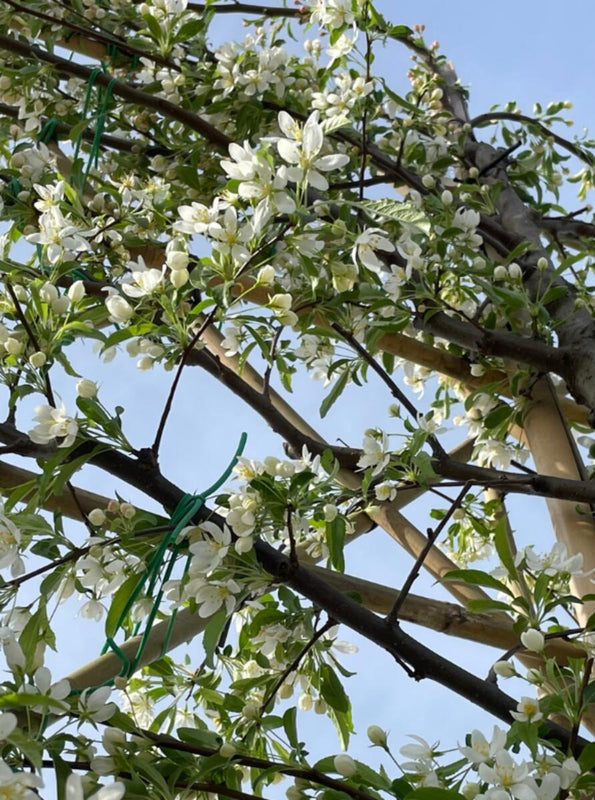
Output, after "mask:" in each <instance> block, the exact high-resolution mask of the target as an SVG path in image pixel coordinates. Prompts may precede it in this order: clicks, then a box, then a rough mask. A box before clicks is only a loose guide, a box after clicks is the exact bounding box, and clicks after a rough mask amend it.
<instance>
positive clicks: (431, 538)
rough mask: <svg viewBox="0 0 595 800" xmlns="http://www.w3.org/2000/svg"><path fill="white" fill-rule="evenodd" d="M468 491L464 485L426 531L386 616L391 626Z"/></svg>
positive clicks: (395, 622)
mask: <svg viewBox="0 0 595 800" xmlns="http://www.w3.org/2000/svg"><path fill="white" fill-rule="evenodd" d="M469 489H470V484H469V483H466V484H465V485H464V486H463V488H462V489H461V491H460V492H459V494H458V496H457V497H456V498H455V500H453V502H452V503H451V504H450V507H449V509H448V511H447V512H446V514H445V515H444V516H443V517H442V519H441V520H440V522H439V524H438V525H436V527H435V528H434V530H432V529H431V528H428V531H427V534H428V541H427V544H426V546H425V547H424V548H423V550H422V551H421V552H420V554H419V555H418V557H417V558H416V560H415V563H414V565H413V566H412V568H411V570H410V572H409V575H408V576H407V578H406V579H405V582H404V583H403V586H402V587H401V591H400V592H399V596H398V597H397V599H396V600H395V603H394V605H393V607H392V608H391V610H390V611H389V613H388V614H387V615H386V621H387V622H388V623H390V624H392V625H398V623H399V611H400V609H401V606H402V605H403V603H404V602H405V600H406V599H407V595H408V594H409V591H410V589H411V587H412V586H413V584H414V582H415V581H416V580H417V578H418V577H419V573H420V570H421V568H422V566H423V563H424V561H425V560H426V556H427V555H428V553H429V552H430V550H431V549H432V547H433V546H434V543H435V542H436V539H437V538H438V537H439V536H440V534H441V533H442V531H443V530H444V527H445V526H446V524H447V523H448V521H449V520H450V518H451V517H452V515H453V513H454V512H455V511H456V509H457V508H460V507H461V503H462V502H463V500H464V498H465V495H466V494H467V492H468V491H469Z"/></svg>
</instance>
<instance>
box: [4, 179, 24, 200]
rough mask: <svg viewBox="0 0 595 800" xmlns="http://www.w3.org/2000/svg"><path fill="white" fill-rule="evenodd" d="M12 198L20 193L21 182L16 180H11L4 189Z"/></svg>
mask: <svg viewBox="0 0 595 800" xmlns="http://www.w3.org/2000/svg"><path fill="white" fill-rule="evenodd" d="M6 188H7V189H8V191H9V192H10V193H11V195H12V196H13V197H16V196H17V195H18V193H19V192H20V191H21V182H20V180H19V179H18V178H12V179H11V181H10V183H9V184H8V186H7V187H6Z"/></svg>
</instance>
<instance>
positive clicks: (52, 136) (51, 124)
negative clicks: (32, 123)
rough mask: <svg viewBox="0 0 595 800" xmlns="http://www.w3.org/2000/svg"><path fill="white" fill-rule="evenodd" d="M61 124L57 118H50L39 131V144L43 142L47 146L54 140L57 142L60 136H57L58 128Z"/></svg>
mask: <svg viewBox="0 0 595 800" xmlns="http://www.w3.org/2000/svg"><path fill="white" fill-rule="evenodd" d="M59 124H60V120H59V119H58V118H57V117H50V118H49V119H46V121H45V122H44V123H43V125H42V128H41V130H40V131H39V135H38V137H37V141H38V142H43V143H44V144H47V143H48V142H51V141H52V140H54V141H57V140H58V136H57V134H56V128H57V127H58V125H59Z"/></svg>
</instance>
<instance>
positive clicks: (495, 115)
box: [469, 111, 595, 167]
mask: <svg viewBox="0 0 595 800" xmlns="http://www.w3.org/2000/svg"><path fill="white" fill-rule="evenodd" d="M500 120H507V121H510V122H525V123H527V125H531V126H532V127H534V128H537V129H538V130H539V131H540V133H542V134H543V136H544V137H545V138H547V139H551V140H552V141H553V142H555V143H556V144H557V145H559V146H560V147H563V148H564V149H565V150H568V152H569V153H572V155H573V156H576V158H578V159H579V160H580V161H584V163H585V164H587V165H588V166H589V167H593V166H595V158H593V156H592V155H591V154H590V153H589V152H588V151H586V150H583V148H582V147H579V146H578V145H577V144H575V143H574V142H571V141H569V140H568V139H565V138H564V137H563V136H560V135H559V134H558V133H555V131H553V130H552V129H551V128H548V127H547V126H546V125H544V124H543V123H542V122H539V120H537V119H535V118H534V117H530V116H528V115H527V114H520V113H519V114H517V113H511V112H509V111H488V112H487V113H485V114H479V115H478V116H477V117H473V119H470V120H469V125H471V127H472V128H482V127H484V126H486V125H491V124H492V122H499V121H500Z"/></svg>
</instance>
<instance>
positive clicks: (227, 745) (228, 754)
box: [219, 742, 237, 758]
mask: <svg viewBox="0 0 595 800" xmlns="http://www.w3.org/2000/svg"><path fill="white" fill-rule="evenodd" d="M236 752H237V750H236V748H235V747H234V746H233V744H232V743H231V742H223V744H222V745H221V747H220V748H219V755H220V756H223V758H232V756H235V754H236Z"/></svg>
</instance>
